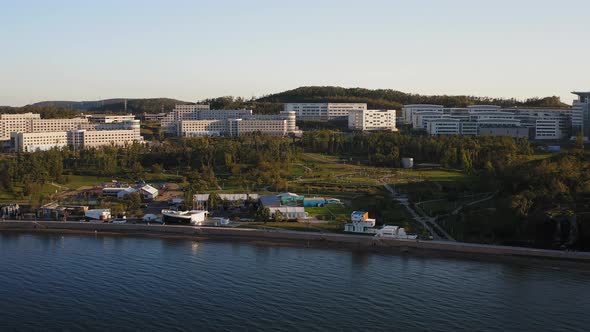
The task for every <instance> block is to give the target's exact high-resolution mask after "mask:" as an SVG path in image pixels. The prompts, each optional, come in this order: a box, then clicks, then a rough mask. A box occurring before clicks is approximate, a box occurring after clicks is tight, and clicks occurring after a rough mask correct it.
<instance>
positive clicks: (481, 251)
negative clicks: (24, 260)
mask: <svg viewBox="0 0 590 332" xmlns="http://www.w3.org/2000/svg"><path fill="white" fill-rule="evenodd" d="M0 232H24V233H54V234H55V233H57V234H100V235H112V236H139V237H153V238H163V239H192V240H198V241H207V240H226V241H240V242H249V243H254V244H264V245H275V246H279V245H283V246H284V245H290V246H304V247H309V248H332V249H346V250H354V251H366V252H377V253H393V254H406V253H408V254H418V255H419V256H440V255H445V256H455V257H457V256H463V257H467V258H470V257H471V258H473V257H480V258H481V257H488V258H489V257H496V258H514V257H519V258H537V259H545V260H553V261H555V260H559V261H569V262H580V263H590V252H572V251H557V250H546V249H534V248H523V247H509V246H497V245H485V244H471V243H461V242H446V241H419V240H398V239H386V238H375V237H372V236H371V237H370V236H363V235H354V234H337V233H317V232H300V231H289V230H264V229H247V228H223V227H205V226H203V227H201V226H175V225H146V224H108V223H91V222H90V223H89V222H60V221H0Z"/></svg>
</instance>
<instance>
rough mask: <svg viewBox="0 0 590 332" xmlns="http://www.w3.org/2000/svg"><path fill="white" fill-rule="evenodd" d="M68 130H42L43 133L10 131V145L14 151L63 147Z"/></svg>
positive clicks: (66, 140)
mask: <svg viewBox="0 0 590 332" xmlns="http://www.w3.org/2000/svg"><path fill="white" fill-rule="evenodd" d="M68 136H69V135H68V132H67V131H58V132H43V133H24V132H12V133H10V145H11V147H12V148H13V149H14V151H24V152H33V151H36V150H42V151H44V150H49V149H51V148H63V147H66V146H68V142H69V141H70V140H69V139H68Z"/></svg>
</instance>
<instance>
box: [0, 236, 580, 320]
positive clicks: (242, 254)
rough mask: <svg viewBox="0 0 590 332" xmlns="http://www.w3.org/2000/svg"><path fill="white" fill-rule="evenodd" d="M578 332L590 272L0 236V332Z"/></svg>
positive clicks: (522, 264) (552, 266)
mask: <svg viewBox="0 0 590 332" xmlns="http://www.w3.org/2000/svg"><path fill="white" fill-rule="evenodd" d="M86 329H92V330H110V331H120V330H141V331H152V330H177V331H180V330H239V331H259V330H298V331H320V330H336V331H457V330H462V331H589V330H590V271H589V270H588V268H585V269H584V268H576V266H575V265H574V266H566V267H564V266H558V265H557V264H556V263H554V262H552V261H533V262H530V263H529V262H526V261H524V260H523V261H518V262H513V261H511V262H489V261H487V262H478V261H473V260H462V259H452V258H424V257H415V256H395V255H381V254H368V253H355V252H350V251H338V250H327V249H326V250H323V249H309V248H293V247H272V246H257V245H252V244H246V243H232V242H195V241H191V240H176V239H175V240H170V239H150V238H130V237H109V236H94V235H44V234H41V235H38V234H19V233H4V234H1V233H0V331H11V330H39V331H47V330H71V331H76V330H86Z"/></svg>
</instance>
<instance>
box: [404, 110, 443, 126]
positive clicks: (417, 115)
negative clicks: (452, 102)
mask: <svg viewBox="0 0 590 332" xmlns="http://www.w3.org/2000/svg"><path fill="white" fill-rule="evenodd" d="M444 116H445V115H444V113H443V111H442V110H436V111H434V110H433V111H429V112H414V113H412V127H413V128H414V129H426V128H427V126H428V121H431V120H438V119H442V118H443V117H444Z"/></svg>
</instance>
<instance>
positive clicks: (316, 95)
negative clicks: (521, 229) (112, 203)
mask: <svg viewBox="0 0 590 332" xmlns="http://www.w3.org/2000/svg"><path fill="white" fill-rule="evenodd" d="M125 100H127V112H128V113H132V114H141V113H144V112H145V113H159V112H169V111H170V110H172V109H173V108H174V106H175V105H177V104H193V103H191V102H186V101H182V100H178V99H171V98H144V99H141V98H127V99H126V98H110V99H104V100H94V101H42V102H38V103H35V104H32V105H27V106H24V107H0V113H22V112H35V111H36V110H39V109H40V110H43V111H44V113H46V114H48V115H47V116H56V115H55V114H59V113H60V110H61V112H65V111H68V112H70V113H72V112H76V111H78V112H86V113H91V112H99V113H100V112H113V113H122V112H124V111H125ZM201 102H204V103H209V104H210V105H211V108H212V109H236V108H249V109H253V110H254V111H255V112H256V113H278V112H279V111H280V110H281V109H282V108H283V107H282V104H283V103H291V102H308V103H318V102H346V103H367V104H368V107H369V108H373V109H396V110H401V108H402V107H403V105H407V104H436V105H443V106H446V107H465V106H469V105H476V104H479V105H482V104H491V105H498V106H502V107H559V108H562V107H563V108H565V107H569V105H567V104H565V103H562V102H561V100H560V99H559V97H556V96H550V97H542V98H538V97H534V98H529V99H526V100H518V99H514V98H512V99H505V98H490V97H476V96H467V95H460V96H449V95H419V94H412V93H405V92H401V91H397V90H391V89H374V90H371V89H364V88H342V87H337V86H304V87H299V88H296V89H292V90H287V91H283V92H279V93H275V94H271V95H267V96H263V97H260V98H257V99H254V98H253V99H245V98H242V97H231V96H225V97H217V98H210V99H204V100H202V101H201ZM50 114H51V115H50Z"/></svg>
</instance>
